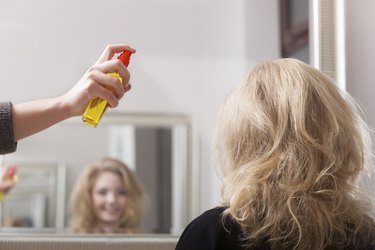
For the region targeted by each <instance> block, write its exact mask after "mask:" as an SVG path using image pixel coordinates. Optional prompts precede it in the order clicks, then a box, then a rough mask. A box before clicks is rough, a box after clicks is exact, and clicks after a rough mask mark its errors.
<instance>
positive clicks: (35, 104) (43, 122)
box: [13, 97, 72, 141]
mask: <svg viewBox="0 0 375 250" xmlns="http://www.w3.org/2000/svg"><path fill="white" fill-rule="evenodd" d="M71 116H72V114H71V111H70V109H69V107H68V106H67V105H66V104H64V102H63V99H62V97H57V98H51V99H43V100H36V101H31V102H27V103H21V104H17V105H14V106H13V129H14V139H15V141H18V140H20V139H23V138H25V137H27V136H30V135H32V134H35V133H37V132H40V131H42V130H44V129H46V128H48V127H51V126H52V125H54V124H56V123H58V122H60V121H62V120H65V119H67V118H69V117H71Z"/></svg>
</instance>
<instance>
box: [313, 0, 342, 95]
mask: <svg viewBox="0 0 375 250" xmlns="http://www.w3.org/2000/svg"><path fill="white" fill-rule="evenodd" d="M309 8H310V10H309V17H310V24H309V30H310V41H309V42H310V61H311V65H313V66H314V67H315V68H317V69H319V70H321V71H323V72H324V73H326V74H327V75H329V76H330V77H331V78H332V79H334V80H335V82H336V83H337V85H338V86H339V87H340V88H342V89H345V86H346V73H345V71H346V69H345V67H346V58H345V1H344V0H310V2H309Z"/></svg>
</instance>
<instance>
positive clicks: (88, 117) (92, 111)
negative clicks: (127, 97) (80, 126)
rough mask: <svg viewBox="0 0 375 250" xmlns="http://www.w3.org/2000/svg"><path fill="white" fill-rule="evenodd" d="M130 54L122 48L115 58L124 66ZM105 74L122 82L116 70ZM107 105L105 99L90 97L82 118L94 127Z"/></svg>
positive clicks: (126, 65) (127, 63)
mask: <svg viewBox="0 0 375 250" xmlns="http://www.w3.org/2000/svg"><path fill="white" fill-rule="evenodd" d="M131 54H132V52H131V51H129V50H124V51H123V52H122V53H121V54H120V55H119V56H118V57H117V59H119V60H120V61H121V62H122V63H123V64H124V65H125V67H128V65H129V61H130V56H131ZM107 75H110V76H114V77H117V78H118V79H119V80H120V82H121V83H122V78H121V76H120V75H119V74H118V73H117V72H111V73H107ZM124 87H125V86H124ZM107 106H108V104H107V101H106V100H104V99H102V98H100V97H97V98H94V99H92V100H91V101H90V103H89V104H88V105H87V107H86V109H85V111H84V112H83V115H82V120H83V121H84V122H85V123H86V124H88V125H89V126H91V127H96V126H97V125H98V123H99V121H100V119H101V118H102V116H103V114H104V112H105V110H106V109H107Z"/></svg>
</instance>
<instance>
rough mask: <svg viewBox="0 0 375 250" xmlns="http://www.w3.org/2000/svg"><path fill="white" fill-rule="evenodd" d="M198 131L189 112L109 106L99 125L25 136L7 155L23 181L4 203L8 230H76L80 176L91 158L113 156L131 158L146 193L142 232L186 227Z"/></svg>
mask: <svg viewBox="0 0 375 250" xmlns="http://www.w3.org/2000/svg"><path fill="white" fill-rule="evenodd" d="M190 130H191V129H190V121H189V118H188V117H186V116H183V115H156V114H128V113H110V112H107V113H106V114H105V115H104V116H103V118H102V120H101V121H100V124H99V125H98V127H96V128H91V127H89V126H87V125H86V124H84V123H83V122H82V121H81V120H80V118H74V119H71V120H67V121H65V122H63V123H61V124H58V125H55V126H54V127H52V128H50V129H49V130H47V131H45V132H44V133H40V134H38V135H35V136H33V137H30V138H27V139H25V140H24V141H23V142H22V144H20V145H19V148H18V153H17V154H12V155H9V156H6V158H5V162H6V164H15V165H17V167H18V175H19V178H20V179H22V182H20V185H17V186H16V187H14V188H13V190H12V191H11V192H10V193H9V194H8V195H7V196H6V199H5V200H4V202H3V204H2V209H1V219H2V223H3V229H2V230H3V231H9V230H11V231H17V230H16V228H15V227H26V228H28V229H27V230H28V231H30V230H31V231H32V230H33V229H35V230H36V231H43V232H44V231H46V230H49V231H55V232H64V231H68V232H69V229H68V228H69V220H70V216H71V214H70V211H69V197H70V193H71V191H72V187H73V186H74V183H75V181H76V178H77V177H78V176H79V174H80V172H81V171H82V169H83V168H84V167H85V166H86V165H87V164H88V163H91V162H93V161H96V160H99V159H101V158H103V157H108V156H110V157H113V158H116V159H119V160H121V161H123V162H124V163H126V164H127V165H128V166H129V168H130V169H131V170H133V171H134V172H135V173H136V175H137V176H138V178H139V179H140V181H141V183H142V185H143V187H144V189H145V191H146V195H147V200H146V209H145V218H144V220H143V224H142V226H141V228H142V233H163V234H170V233H173V234H179V233H181V232H182V230H183V228H184V227H185V225H186V223H187V222H188V221H189V219H190V218H189V216H188V211H187V210H188V202H189V193H190V192H189V190H188V183H189V181H190V179H189V178H190V175H191V174H190V173H189V170H190V169H191V168H190V154H191V152H190V150H191V149H190V147H191V146H190V141H191V139H190V136H191V131H190ZM52 142H53V143H52ZM51 145H53V147H51ZM48 162H49V163H48ZM51 162H52V163H51ZM25 197H27V198H25ZM12 221H20V222H19V223H17V224H15V223H14V222H13V223H11V222H12ZM21 222H23V224H22V223H21ZM9 227H10V229H8V228H9ZM20 230H21V229H19V230H18V231H20ZM35 230H34V231H35Z"/></svg>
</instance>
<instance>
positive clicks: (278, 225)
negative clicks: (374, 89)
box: [216, 59, 375, 249]
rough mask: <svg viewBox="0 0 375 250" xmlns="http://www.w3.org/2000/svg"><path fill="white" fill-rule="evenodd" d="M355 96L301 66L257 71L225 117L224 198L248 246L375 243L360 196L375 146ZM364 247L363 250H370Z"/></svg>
mask: <svg viewBox="0 0 375 250" xmlns="http://www.w3.org/2000/svg"><path fill="white" fill-rule="evenodd" d="M359 114H360V112H359V109H358V106H357V105H356V104H355V102H354V101H353V100H352V98H351V97H350V96H349V95H348V94H347V93H344V92H341V91H340V90H339V89H338V87H337V86H336V85H335V84H334V83H333V82H332V80H331V79H330V78H328V77H327V76H325V75H324V74H322V73H321V72H320V71H318V70H316V69H314V68H313V67H311V66H309V65H307V64H305V63H303V62H300V61H298V60H296V59H279V60H275V61H272V62H265V63H260V64H258V65H256V66H255V67H254V68H253V69H252V70H251V71H250V72H249V74H248V75H247V77H246V78H245V79H244V80H243V82H242V83H241V84H240V85H239V86H238V87H237V88H236V89H235V90H234V92H232V94H231V95H230V96H229V97H228V98H227V100H226V102H225V103H224V105H223V106H222V109H221V112H219V119H218V122H217V134H216V148H217V153H218V159H219V163H220V165H221V170H222V171H221V173H222V174H223V176H222V177H223V186H222V197H223V201H224V205H225V206H227V207H228V208H227V209H226V210H225V212H224V217H223V218H225V217H226V216H229V217H230V218H232V219H233V220H235V221H236V222H238V223H239V224H240V226H241V228H242V231H243V235H242V239H243V240H244V242H245V244H246V245H253V246H254V245H257V244H261V243H260V242H261V240H262V239H263V240H267V242H268V243H269V244H270V246H271V248H272V249H324V248H327V247H333V248H342V247H345V246H350V245H352V246H357V247H358V249H365V248H366V247H365V246H366V244H368V243H369V242H370V241H371V242H373V239H374V229H375V228H374V223H373V220H372V219H371V218H370V216H369V215H368V214H369V203H368V201H367V200H366V199H364V198H363V197H364V196H363V195H361V193H360V192H359V190H358V189H357V188H356V181H357V179H358V176H359V174H360V172H361V171H363V170H364V171H366V170H369V168H370V167H371V141H370V140H369V138H370V135H369V131H368V129H367V127H366V124H365V123H364V122H363V120H362V119H361V117H360V115H359ZM362 246H363V247H364V248H361V247H362Z"/></svg>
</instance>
